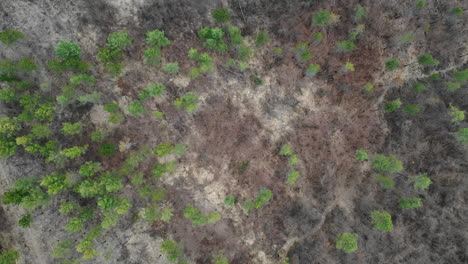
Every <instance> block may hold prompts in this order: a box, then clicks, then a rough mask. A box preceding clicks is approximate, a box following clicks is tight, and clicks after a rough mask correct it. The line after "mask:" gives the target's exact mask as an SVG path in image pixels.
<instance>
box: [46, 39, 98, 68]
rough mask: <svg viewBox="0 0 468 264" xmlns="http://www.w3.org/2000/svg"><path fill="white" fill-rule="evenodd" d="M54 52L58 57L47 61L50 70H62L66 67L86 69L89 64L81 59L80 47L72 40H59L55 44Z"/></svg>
mask: <svg viewBox="0 0 468 264" xmlns="http://www.w3.org/2000/svg"><path fill="white" fill-rule="evenodd" d="M55 54H56V55H57V56H58V58H56V59H53V60H51V61H49V62H48V64H47V66H48V67H49V69H50V70H52V71H55V72H62V71H64V70H67V69H70V70H74V71H87V70H88V68H89V64H88V63H86V62H84V61H82V60H81V58H80V55H81V48H80V46H79V45H78V44H76V43H75V42H74V41H69V42H67V41H64V40H61V41H60V42H59V43H58V44H57V46H55Z"/></svg>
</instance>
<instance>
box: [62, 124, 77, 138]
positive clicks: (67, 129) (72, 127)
mask: <svg viewBox="0 0 468 264" xmlns="http://www.w3.org/2000/svg"><path fill="white" fill-rule="evenodd" d="M62 132H63V134H64V135H76V134H80V133H81V122H76V123H68V122H66V123H62Z"/></svg>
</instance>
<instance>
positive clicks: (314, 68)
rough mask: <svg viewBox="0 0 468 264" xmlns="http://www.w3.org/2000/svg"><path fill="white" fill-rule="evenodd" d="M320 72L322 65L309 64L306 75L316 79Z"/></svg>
mask: <svg viewBox="0 0 468 264" xmlns="http://www.w3.org/2000/svg"><path fill="white" fill-rule="evenodd" d="M319 71H320V65H318V64H309V66H308V67H307V70H306V75H307V76H309V77H314V76H315V75H316V74H317V73H318V72H319Z"/></svg>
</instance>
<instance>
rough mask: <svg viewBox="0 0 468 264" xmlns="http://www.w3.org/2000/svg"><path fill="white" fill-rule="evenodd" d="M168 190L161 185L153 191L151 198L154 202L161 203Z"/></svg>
mask: <svg viewBox="0 0 468 264" xmlns="http://www.w3.org/2000/svg"><path fill="white" fill-rule="evenodd" d="M166 195H167V191H166V189H164V188H163V187H159V188H158V189H156V190H154V191H153V193H151V200H153V202H156V203H159V202H161V201H162V200H164V199H165V198H166Z"/></svg>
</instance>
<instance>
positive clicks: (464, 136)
mask: <svg viewBox="0 0 468 264" xmlns="http://www.w3.org/2000/svg"><path fill="white" fill-rule="evenodd" d="M455 138H456V139H457V141H458V142H460V143H463V144H467V143H468V127H461V128H459V129H458V131H457V133H455Z"/></svg>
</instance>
